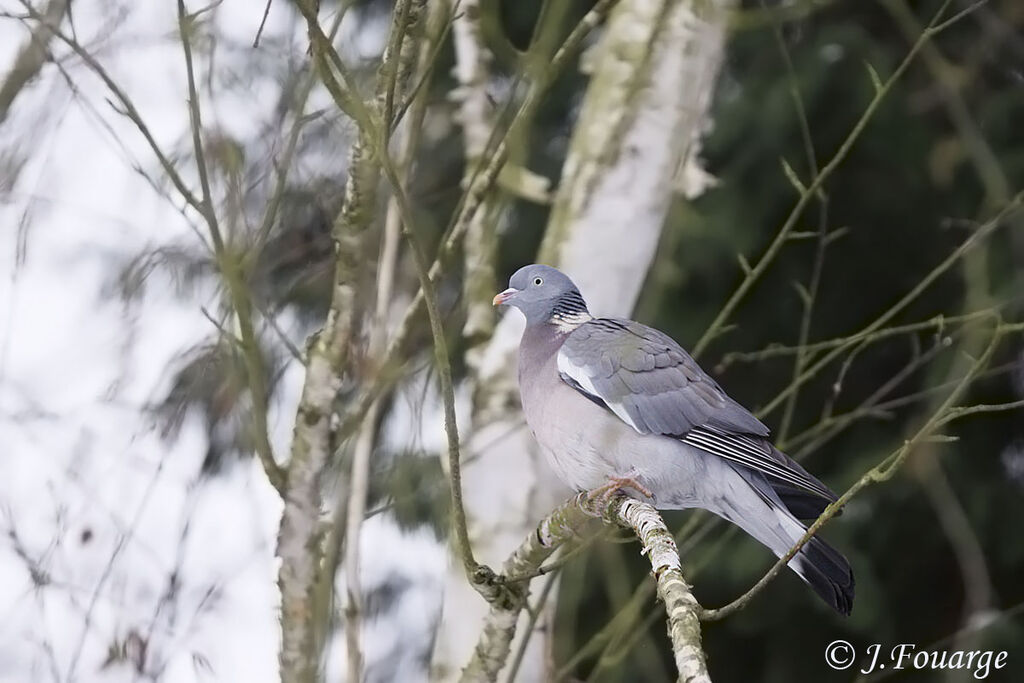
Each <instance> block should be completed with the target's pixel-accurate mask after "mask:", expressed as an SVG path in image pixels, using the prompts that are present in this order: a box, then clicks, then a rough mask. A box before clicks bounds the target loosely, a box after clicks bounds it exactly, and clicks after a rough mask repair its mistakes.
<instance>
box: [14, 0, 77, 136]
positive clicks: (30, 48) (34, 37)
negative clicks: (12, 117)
mask: <svg viewBox="0 0 1024 683" xmlns="http://www.w3.org/2000/svg"><path fill="white" fill-rule="evenodd" d="M70 5H71V1H70V0H50V1H49V2H48V3H46V9H44V10H43V13H42V18H41V19H39V25H38V26H37V27H36V28H35V29H33V30H32V32H31V34H30V35H29V38H28V41H27V42H26V43H25V45H24V47H22V48H21V50H19V51H18V54H17V56H15V58H14V63H13V64H12V65H11V70H10V71H8V72H7V76H6V77H5V78H4V80H3V83H0V123H3V122H4V120H5V119H6V118H7V114H8V113H9V112H10V110H11V105H13V104H14V100H15V99H16V98H17V97H18V95H19V94H21V91H22V90H24V88H25V86H27V85H28V84H29V83H31V82H32V79H33V78H35V77H36V76H37V75H39V72H40V71H41V70H42V68H43V65H44V64H45V63H46V60H47V57H48V55H49V47H50V41H51V40H53V37H54V32H53V27H54V26H60V23H61V21H63V19H64V15H66V14H67V13H68V8H69V7H70Z"/></svg>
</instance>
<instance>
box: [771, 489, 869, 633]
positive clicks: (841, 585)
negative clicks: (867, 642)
mask: <svg viewBox="0 0 1024 683" xmlns="http://www.w3.org/2000/svg"><path fill="white" fill-rule="evenodd" d="M774 512H775V515H776V517H778V518H779V524H780V526H781V527H782V529H784V530H785V531H786V532H787V534H786V535H787V536H789V541H788V544H787V545H785V547H778V548H776V547H773V548H772V550H773V551H774V552H775V554H776V555H778V556H779V557H782V556H783V555H785V554H786V553H787V552H789V549H790V548H792V547H793V546H794V545H795V544H796V542H797V541H798V540H800V538H801V537H803V535H804V533H805V532H806V531H807V529H806V528H805V527H804V525H803V524H801V523H800V522H798V521H797V520H796V519H794V518H793V516H792V515H791V514H789V512H788V511H787V510H785V509H784V508H775V509H774ZM789 566H790V568H792V570H793V571H795V572H796V573H797V575H799V576H800V578H801V579H803V580H804V581H806V582H807V585H809V586H810V587H811V588H813V589H814V592H815V593H817V594H818V595H819V596H820V597H821V599H822V600H824V601H825V602H827V603H828V604H829V605H831V606H832V609H834V610H835V611H837V612H839V613H840V614H845V615H849V614H850V610H852V609H853V589H854V582H853V569H851V568H850V563H849V562H847V561H846V558H845V557H843V556H842V555H841V554H839V551H838V550H836V549H835V548H833V547H832V546H830V545H829V544H828V543H826V542H825V541H823V540H822V539H820V538H818V537H817V536H814V537H812V538H811V540H809V541H808V542H807V543H805V544H804V547H802V548H801V549H800V552H798V553H797V554H796V555H795V556H794V557H793V559H792V560H790V561H789Z"/></svg>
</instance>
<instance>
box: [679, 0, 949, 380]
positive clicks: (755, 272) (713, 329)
mask: <svg viewBox="0 0 1024 683" xmlns="http://www.w3.org/2000/svg"><path fill="white" fill-rule="evenodd" d="M951 1H952V0H944V2H943V3H942V6H941V7H940V8H939V10H938V11H937V12H936V13H935V16H934V17H933V18H932V21H931V23H930V24H929V25H928V27H927V28H925V30H924V31H922V32H921V35H920V37H919V38H918V39H917V41H915V42H914V45H913V46H912V47H911V48H910V51H909V52H908V53H907V55H906V57H904V58H903V61H902V62H900V64H899V66H897V67H896V70H895V71H894V72H893V74H892V76H890V77H889V78H888V80H886V81H885V82H884V83H883V84H882V85H881V86H880V87H878V88H877V90H876V92H875V95H874V97H872V98H871V101H870V102H869V103H868V106H867V108H866V109H865V110H864V113H863V114H862V115H861V117H860V118H859V119H858V120H857V123H856V124H854V126H853V128H852V129H851V131H850V133H849V134H848V135H847V136H846V139H845V140H844V141H843V143H842V144H841V145H840V146H839V149H838V150H837V151H836V153H835V155H833V157H832V159H831V160H830V161H829V162H828V163H827V164H826V165H825V166H824V167H823V168H822V169H821V172H820V173H818V174H817V175H815V176H814V178H813V179H812V181H811V183H810V184H809V185H808V186H807V187H806V188H805V189H804V191H803V192H801V193H800V197H799V199H798V200H797V203H796V204H795V205H794V206H793V209H792V210H791V211H790V213H789V216H788V217H787V218H786V220H785V222H784V223H783V224H782V227H781V228H779V231H778V233H777V234H776V235H775V239H774V240H772V242H771V244H770V245H769V246H768V248H767V249H766V250H765V252H764V254H763V255H762V256H761V258H760V259H758V261H757V264H756V265H754V266H753V267H751V268H750V270H749V271H747V274H746V276H745V277H744V278H743V281H742V282H741V283H740V286H739V287H737V288H736V291H735V292H733V294H732V296H730V297H729V299H728V300H727V301H726V302H725V304H724V305H723V306H722V308H721V309H720V310H719V312H718V315H716V316H715V319H714V320H713V321H712V322H711V324H710V325H709V326H708V328H707V330H706V331H705V332H704V334H703V336H701V338H700V340H699V341H698V342H697V343H696V344H695V345H694V347H693V356H694V358H697V357H699V356H700V354H701V353H702V352H703V351H704V350H705V349H706V348H707V347H708V345H709V344H710V343H711V342H712V341H714V340H715V339H716V338H717V337H718V335H719V334H720V333H721V332H722V329H723V327H724V326H725V324H726V323H727V322H728V320H729V318H730V317H731V316H732V314H733V312H734V311H735V310H736V307H737V306H739V304H740V302H741V301H743V299H744V298H745V297H746V295H747V293H748V292H749V291H750V289H751V288H752V287H753V286H754V283H756V282H757V281H758V280H759V279H760V277H761V275H763V274H764V272H765V271H766V270H768V267H769V266H770V265H771V264H772V262H773V261H774V260H775V256H776V255H777V254H778V252H779V251H780V250H781V249H782V246H783V245H784V244H785V243H786V241H787V240H788V239H789V233H790V232H791V231H792V230H793V228H794V227H795V226H796V223H797V221H798V220H799V218H800V216H801V215H802V214H803V210H804V208H805V207H806V206H807V204H808V202H810V200H811V198H812V197H815V196H816V195H817V193H818V191H819V189H820V188H821V187H822V185H823V184H824V183H825V181H826V180H828V178H829V177H830V176H831V175H832V174H833V173H834V172H835V171H836V169H838V168H839V166H840V164H842V162H843V161H844V160H845V159H846V157H847V155H848V154H849V152H850V150H851V149H852V148H853V145H854V143H855V142H856V141H857V140H858V138H860V135H861V133H862V132H863V131H864V129H865V128H866V127H867V125H868V123H869V122H870V121H871V119H872V118H873V117H874V114H875V111H876V110H877V109H878V107H879V106H880V105H881V104H882V101H883V100H884V99H885V97H886V95H888V93H889V91H890V90H891V89H892V87H893V86H894V85H895V84H896V82H897V81H898V80H899V79H900V77H901V76H902V75H903V73H904V72H905V71H906V70H907V68H908V67H909V66H910V64H911V63H912V62H913V61H914V58H915V57H916V56H917V53H918V52H920V50H921V48H922V47H923V46H924V44H925V43H926V42H928V41H929V40H930V39H932V38H933V37H934V36H935V35H936V34H938V33H939V32H941V31H942V30H943V29H945V28H948V27H949V26H951V25H952V24H953V23H955V22H956V21H957V20H959V19H960V18H962V17H963V16H966V14H965V13H963V12H961V13H959V14H957V15H956V16H954V17H953V18H952V19H950V20H949V21H945V22H942V23H939V22H940V19H941V18H942V15H943V14H945V12H946V9H947V8H948V7H949V4H950V2H951ZM787 396H788V394H787Z"/></svg>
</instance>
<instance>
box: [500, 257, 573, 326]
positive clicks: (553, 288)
mask: <svg viewBox="0 0 1024 683" xmlns="http://www.w3.org/2000/svg"><path fill="white" fill-rule="evenodd" d="M508 284H509V287H508V289H506V290H505V291H504V292H501V293H500V294H498V295H497V296H495V297H494V305H495V306H497V305H498V304H508V305H509V306H515V307H516V308H518V309H519V310H520V311H522V312H523V315H525V316H526V322H527V323H528V324H535V323H539V322H560V321H567V320H572V319H574V318H578V317H581V316H586V318H588V319H589V318H590V315H589V314H588V313H587V304H586V303H584V301H583V297H582V296H580V291H579V290H578V289H576V285H574V284H573V282H572V280H570V279H569V278H568V276H566V275H565V274H563V273H562V272H560V271H558V270H556V269H555V268H552V267H551V266H544V265H540V264H537V263H535V264H533V265H529V266H523V267H522V268H520V269H519V270H517V271H516V272H515V273H513V274H512V277H511V278H509V281H508Z"/></svg>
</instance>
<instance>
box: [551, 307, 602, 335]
mask: <svg viewBox="0 0 1024 683" xmlns="http://www.w3.org/2000/svg"><path fill="white" fill-rule="evenodd" d="M593 319H594V316H592V315H590V314H589V313H587V312H586V311H576V312H574V313H555V314H554V315H553V316H551V318H550V319H549V320H548V322H549V323H551V324H552V325H554V326H555V327H557V328H558V331H559V332H562V333H568V332H572V331H573V330H575V329H576V328H577V327H579V326H580V325H582V324H583V323H585V322H589V321H591V320H593Z"/></svg>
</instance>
